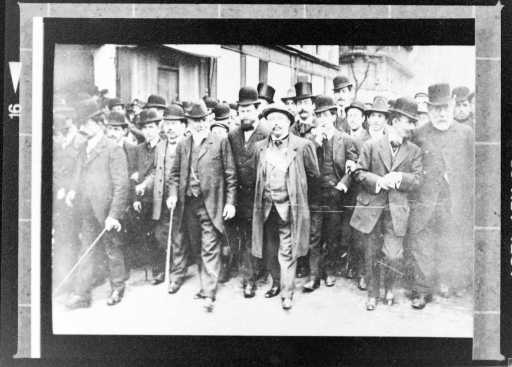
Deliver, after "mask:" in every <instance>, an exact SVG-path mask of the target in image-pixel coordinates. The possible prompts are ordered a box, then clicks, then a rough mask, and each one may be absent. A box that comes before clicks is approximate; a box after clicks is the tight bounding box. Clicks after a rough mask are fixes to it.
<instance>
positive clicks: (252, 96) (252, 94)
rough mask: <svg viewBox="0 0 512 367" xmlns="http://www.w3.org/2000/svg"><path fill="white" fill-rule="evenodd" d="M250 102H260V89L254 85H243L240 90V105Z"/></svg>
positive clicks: (246, 104)
mask: <svg viewBox="0 0 512 367" xmlns="http://www.w3.org/2000/svg"><path fill="white" fill-rule="evenodd" d="M250 104H259V101H258V91H257V90H256V89H255V88H253V87H249V86H246V87H242V88H240V91H239V92H238V105H239V106H248V105H250Z"/></svg>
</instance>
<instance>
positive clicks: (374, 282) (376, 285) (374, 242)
mask: <svg viewBox="0 0 512 367" xmlns="http://www.w3.org/2000/svg"><path fill="white" fill-rule="evenodd" d="M380 222H381V221H380V219H379V221H378V222H377V224H376V225H375V228H374V229H373V231H372V232H370V233H369V234H363V236H364V243H365V245H366V248H365V267H366V278H367V282H368V297H375V298H377V297H379V293H380V266H378V263H377V261H378V260H379V258H380V250H381V248H382V236H381V230H380Z"/></svg>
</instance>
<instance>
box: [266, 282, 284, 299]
mask: <svg viewBox="0 0 512 367" xmlns="http://www.w3.org/2000/svg"><path fill="white" fill-rule="evenodd" d="M279 292H281V288H280V287H279V286H278V285H273V286H272V288H270V289H269V290H268V291H266V292H265V298H272V297H275V296H277V295H278V294H279Z"/></svg>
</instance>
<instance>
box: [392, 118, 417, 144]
mask: <svg viewBox="0 0 512 367" xmlns="http://www.w3.org/2000/svg"><path fill="white" fill-rule="evenodd" d="M393 126H394V127H395V131H396V132H397V134H398V135H399V136H400V137H401V138H403V139H407V138H410V137H411V135H412V131H413V130H414V128H415V127H416V125H415V123H414V120H413V119H410V118H408V117H406V116H403V115H399V116H398V117H395V118H394V119H393Z"/></svg>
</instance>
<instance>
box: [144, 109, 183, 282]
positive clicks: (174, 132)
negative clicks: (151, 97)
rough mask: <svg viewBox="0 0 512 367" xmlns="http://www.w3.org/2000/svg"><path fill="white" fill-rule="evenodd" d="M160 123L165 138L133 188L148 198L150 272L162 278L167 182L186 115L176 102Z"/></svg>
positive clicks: (166, 235)
mask: <svg viewBox="0 0 512 367" xmlns="http://www.w3.org/2000/svg"><path fill="white" fill-rule="evenodd" d="M160 125H161V126H160V128H161V130H162V132H163V135H164V137H165V138H164V139H160V140H159V141H158V143H157V145H156V147H155V154H154V161H153V165H152V168H151V170H150V172H149V173H148V174H147V175H146V176H145V177H144V178H143V181H142V182H141V183H140V184H139V185H137V187H136V191H137V192H139V193H142V194H147V196H149V197H150V198H151V201H152V210H151V219H152V221H153V223H154V225H155V226H154V237H155V240H156V242H157V246H155V247H154V248H152V249H151V250H152V251H151V266H152V272H153V274H157V275H158V274H163V275H164V278H165V274H164V272H165V265H166V264H165V259H166V254H165V251H166V248H167V237H168V234H169V217H170V212H169V209H170V204H169V201H168V198H169V195H170V190H169V184H170V175H171V168H172V165H173V164H174V158H175V156H176V147H177V143H178V141H180V139H183V138H184V132H185V114H184V111H183V108H181V107H180V106H179V105H177V104H171V105H169V107H168V108H167V109H166V111H165V116H164V118H163V120H162V121H161V122H160ZM155 278H156V277H155ZM168 286H169V285H168Z"/></svg>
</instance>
